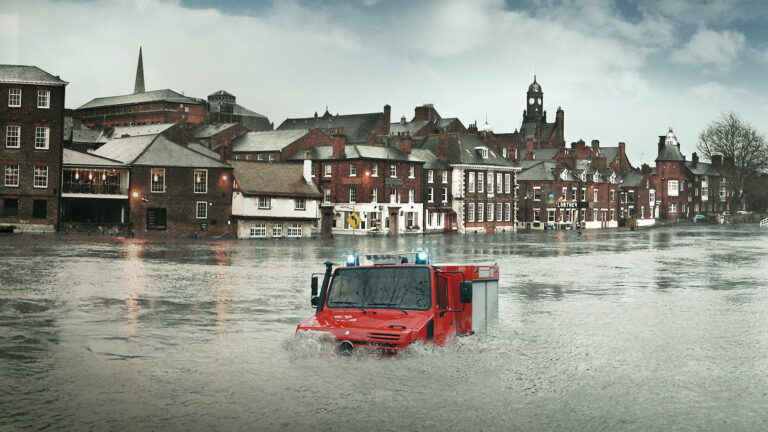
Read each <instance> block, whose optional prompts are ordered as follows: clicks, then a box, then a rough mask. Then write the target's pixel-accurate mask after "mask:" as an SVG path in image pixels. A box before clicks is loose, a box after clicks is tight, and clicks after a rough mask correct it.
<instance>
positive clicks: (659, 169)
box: [654, 161, 688, 220]
mask: <svg viewBox="0 0 768 432" xmlns="http://www.w3.org/2000/svg"><path fill="white" fill-rule="evenodd" d="M654 180H655V182H654V183H655V187H656V200H657V201H658V200H661V208H660V210H659V219H667V220H672V219H677V218H681V217H686V213H687V210H688V209H687V205H688V185H687V184H686V185H685V189H684V190H683V191H680V192H678V196H676V197H675V196H670V195H669V180H677V181H678V185H679V184H682V183H684V182H685V162H668V161H659V162H656V178H655V179H654ZM678 187H679V186H678ZM670 203H675V204H676V205H677V212H676V213H674V214H671V213H670V212H669V204H670Z"/></svg>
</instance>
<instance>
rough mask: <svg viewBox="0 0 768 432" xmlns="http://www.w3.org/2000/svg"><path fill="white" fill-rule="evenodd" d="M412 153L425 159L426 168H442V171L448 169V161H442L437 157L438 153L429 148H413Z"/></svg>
mask: <svg viewBox="0 0 768 432" xmlns="http://www.w3.org/2000/svg"><path fill="white" fill-rule="evenodd" d="M411 155H412V156H413V157H415V158H418V159H421V160H423V161H424V169H431V170H441V171H443V170H446V169H448V164H447V163H444V162H442V161H440V158H439V157H437V155H436V154H434V153H432V152H431V151H429V150H427V149H420V148H414V149H411Z"/></svg>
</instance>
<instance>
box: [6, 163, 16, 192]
mask: <svg viewBox="0 0 768 432" xmlns="http://www.w3.org/2000/svg"><path fill="white" fill-rule="evenodd" d="M5 185H6V186H11V187H16V186H18V185H19V164H7V165H5Z"/></svg>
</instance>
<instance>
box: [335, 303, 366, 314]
mask: <svg viewBox="0 0 768 432" xmlns="http://www.w3.org/2000/svg"><path fill="white" fill-rule="evenodd" d="M330 304H332V305H339V306H352V305H354V304H355V302H331V303H329V305H330ZM352 307H353V308H354V309H360V310H361V311H363V313H364V314H367V313H368V312H370V313H372V314H374V315H376V311H367V310H365V309H363V308H361V307H360V306H352Z"/></svg>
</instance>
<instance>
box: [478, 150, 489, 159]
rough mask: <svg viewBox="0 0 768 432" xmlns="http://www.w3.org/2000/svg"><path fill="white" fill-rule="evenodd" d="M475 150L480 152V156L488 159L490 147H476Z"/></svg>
mask: <svg viewBox="0 0 768 432" xmlns="http://www.w3.org/2000/svg"><path fill="white" fill-rule="evenodd" d="M475 150H476V151H477V152H478V153H480V157H482V158H483V159H488V149H487V148H486V147H475Z"/></svg>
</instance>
